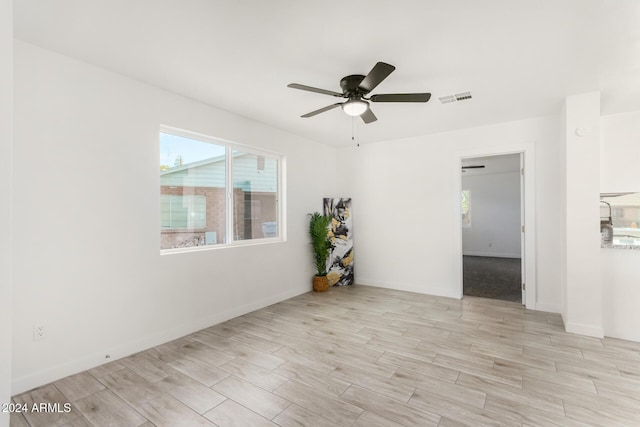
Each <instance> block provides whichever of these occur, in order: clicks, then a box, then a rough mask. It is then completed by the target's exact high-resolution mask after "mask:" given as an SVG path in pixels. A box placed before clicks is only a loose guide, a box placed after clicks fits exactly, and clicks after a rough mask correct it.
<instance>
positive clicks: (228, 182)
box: [157, 126, 287, 255]
mask: <svg viewBox="0 0 640 427" xmlns="http://www.w3.org/2000/svg"><path fill="white" fill-rule="evenodd" d="M160 133H168V134H172V135H176V136H181V137H184V138H189V139H194V140H197V141H202V142H210V143H212V144H216V145H219V146H224V147H225V168H226V169H225V173H226V177H225V178H226V179H225V191H226V221H225V222H226V223H225V242H223V243H220V244H217V245H203V246H191V247H186V248H173V249H160V254H161V255H167V254H174V253H184V252H194V251H206V250H219V249H223V248H229V247H237V246H253V245H259V244H265V243H277V242H286V240H287V227H286V185H285V182H286V181H285V177H286V158H285V156H284V155H283V154H280V153H276V152H274V151H267V150H264V149H261V148H256V147H253V146H250V145H245V144H239V143H237V142H232V141H227V140H224V139H221V138H215V137H212V136H208V135H204V134H201V133H197V132H191V131H186V130H183V129H178V128H174V127H170V126H160V129H159V134H160ZM159 134H158V135H159ZM158 149H159V145H158ZM233 151H242V152H245V153H248V154H253V155H256V156H264V157H266V158H270V159H276V160H277V161H278V172H277V181H278V182H277V189H276V221H277V224H278V235H277V236H275V237H261V238H255V239H245V240H235V239H234V235H233V228H234V224H233V218H234V203H233ZM158 180H159V175H158ZM157 188H160V182H159V181H158V185H157ZM159 196H160V194H159V193H158V197H159ZM159 204H160V200H159V199H158V205H159ZM158 221H159V222H160V213H158ZM158 225H159V226H158V230H160V231H162V227H161V224H158Z"/></svg>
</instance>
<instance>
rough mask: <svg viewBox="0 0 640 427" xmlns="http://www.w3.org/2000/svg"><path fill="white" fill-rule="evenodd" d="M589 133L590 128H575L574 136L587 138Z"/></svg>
mask: <svg viewBox="0 0 640 427" xmlns="http://www.w3.org/2000/svg"><path fill="white" fill-rule="evenodd" d="M590 133H591V128H576V135H578V136H587V135H589V134H590Z"/></svg>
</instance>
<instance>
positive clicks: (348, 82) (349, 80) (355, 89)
mask: <svg viewBox="0 0 640 427" xmlns="http://www.w3.org/2000/svg"><path fill="white" fill-rule="evenodd" d="M364 77H365V76H363V75H361V74H352V75H350V76H346V77H343V78H342V80H340V87H341V88H342V93H344V94H345V95H346V96H348V97H349V98H351V97H354V96H359V95H366V94H367V92H368V91H365V90H364V89H362V88H360V87H359V86H360V83H361V82H362V80H364Z"/></svg>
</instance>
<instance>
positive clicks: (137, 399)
mask: <svg viewBox="0 0 640 427" xmlns="http://www.w3.org/2000/svg"><path fill="white" fill-rule="evenodd" d="M100 382H101V383H102V384H104V385H105V386H106V387H107V388H108V389H109V390H111V391H113V392H114V393H115V394H117V395H118V396H119V397H120V398H121V399H123V400H125V401H126V402H128V403H129V404H130V405H132V406H134V407H135V406H139V405H141V404H143V403H145V402H147V401H149V400H151V399H155V398H156V397H158V396H160V395H161V394H162V390H160V389H159V388H158V387H157V386H156V385H154V384H151V383H150V382H149V381H147V380H146V379H144V378H142V377H141V376H140V375H138V374H137V373H135V372H133V371H132V370H130V369H129V368H125V369H122V370H119V371H116V372H114V373H112V374H109V375H105V376H104V377H102V378H100Z"/></svg>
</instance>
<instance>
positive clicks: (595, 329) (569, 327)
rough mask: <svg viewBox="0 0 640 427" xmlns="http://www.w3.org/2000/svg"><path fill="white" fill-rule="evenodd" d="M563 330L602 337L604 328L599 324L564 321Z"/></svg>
mask: <svg viewBox="0 0 640 427" xmlns="http://www.w3.org/2000/svg"><path fill="white" fill-rule="evenodd" d="M564 330H565V331H567V332H570V333H572V334H578V335H586V336H588V337H595V338H604V329H602V327H600V326H592V325H582V324H580V323H572V322H565V324H564Z"/></svg>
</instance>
